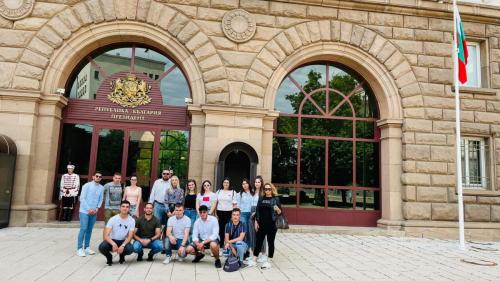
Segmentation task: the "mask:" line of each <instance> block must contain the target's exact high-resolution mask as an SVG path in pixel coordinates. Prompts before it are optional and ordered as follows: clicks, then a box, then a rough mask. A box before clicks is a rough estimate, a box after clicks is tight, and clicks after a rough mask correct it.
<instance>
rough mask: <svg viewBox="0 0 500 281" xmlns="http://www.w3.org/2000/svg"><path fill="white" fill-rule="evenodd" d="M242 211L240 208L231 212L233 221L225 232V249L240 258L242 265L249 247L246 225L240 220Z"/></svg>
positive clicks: (228, 224)
mask: <svg viewBox="0 0 500 281" xmlns="http://www.w3.org/2000/svg"><path fill="white" fill-rule="evenodd" d="M240 216H241V211H240V209H238V208H235V209H233V211H232V212H231V221H229V222H228V223H227V224H226V227H225V231H224V249H225V250H231V252H232V253H233V255H235V256H238V257H239V258H240V265H241V263H242V262H243V256H244V255H245V252H246V251H247V248H248V245H247V243H245V234H246V232H247V231H246V228H247V227H246V225H245V223H244V222H242V221H241V220H240Z"/></svg>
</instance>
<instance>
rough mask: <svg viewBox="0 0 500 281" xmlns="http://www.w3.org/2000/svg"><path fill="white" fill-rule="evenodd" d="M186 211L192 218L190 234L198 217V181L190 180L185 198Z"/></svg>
mask: <svg viewBox="0 0 500 281" xmlns="http://www.w3.org/2000/svg"><path fill="white" fill-rule="evenodd" d="M184 213H185V214H186V216H187V217H188V218H189V219H190V220H191V228H190V231H189V232H190V234H191V233H192V232H193V224H194V222H195V221H196V219H197V218H198V212H197V211H196V181H195V180H193V179H190V180H188V183H187V191H186V196H185V198H184Z"/></svg>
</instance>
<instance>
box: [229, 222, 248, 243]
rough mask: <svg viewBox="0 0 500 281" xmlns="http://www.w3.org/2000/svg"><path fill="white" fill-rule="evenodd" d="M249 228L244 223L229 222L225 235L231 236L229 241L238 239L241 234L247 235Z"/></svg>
mask: <svg viewBox="0 0 500 281" xmlns="http://www.w3.org/2000/svg"><path fill="white" fill-rule="evenodd" d="M246 232H247V228H246V225H245V223H244V222H242V221H240V222H239V223H238V224H236V225H235V224H234V223H233V221H229V222H228V223H227V224H226V227H225V233H226V234H229V240H232V239H235V238H238V237H239V236H240V234H241V233H246Z"/></svg>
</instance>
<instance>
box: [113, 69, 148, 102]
mask: <svg viewBox="0 0 500 281" xmlns="http://www.w3.org/2000/svg"><path fill="white" fill-rule="evenodd" d="M150 90H151V86H150V85H148V84H147V83H146V81H144V80H141V79H137V76H135V75H134V74H129V75H127V77H126V78H123V77H121V78H117V79H116V80H114V81H112V82H111V91H112V92H111V93H110V94H109V95H108V100H110V101H111V102H113V103H116V104H119V105H121V106H123V107H131V108H134V107H138V106H140V105H145V104H148V103H150V102H151V97H149V96H148V93H149V91H150Z"/></svg>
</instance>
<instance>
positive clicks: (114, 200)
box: [104, 172, 123, 224]
mask: <svg viewBox="0 0 500 281" xmlns="http://www.w3.org/2000/svg"><path fill="white" fill-rule="evenodd" d="M121 181H122V175H121V174H120V173H118V172H115V173H114V174H113V181H111V182H108V183H107V184H105V185H104V224H106V223H107V222H108V221H109V219H110V218H111V217H113V216H115V215H117V214H119V213H120V202H121V201H122V191H123V190H122V184H121Z"/></svg>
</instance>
